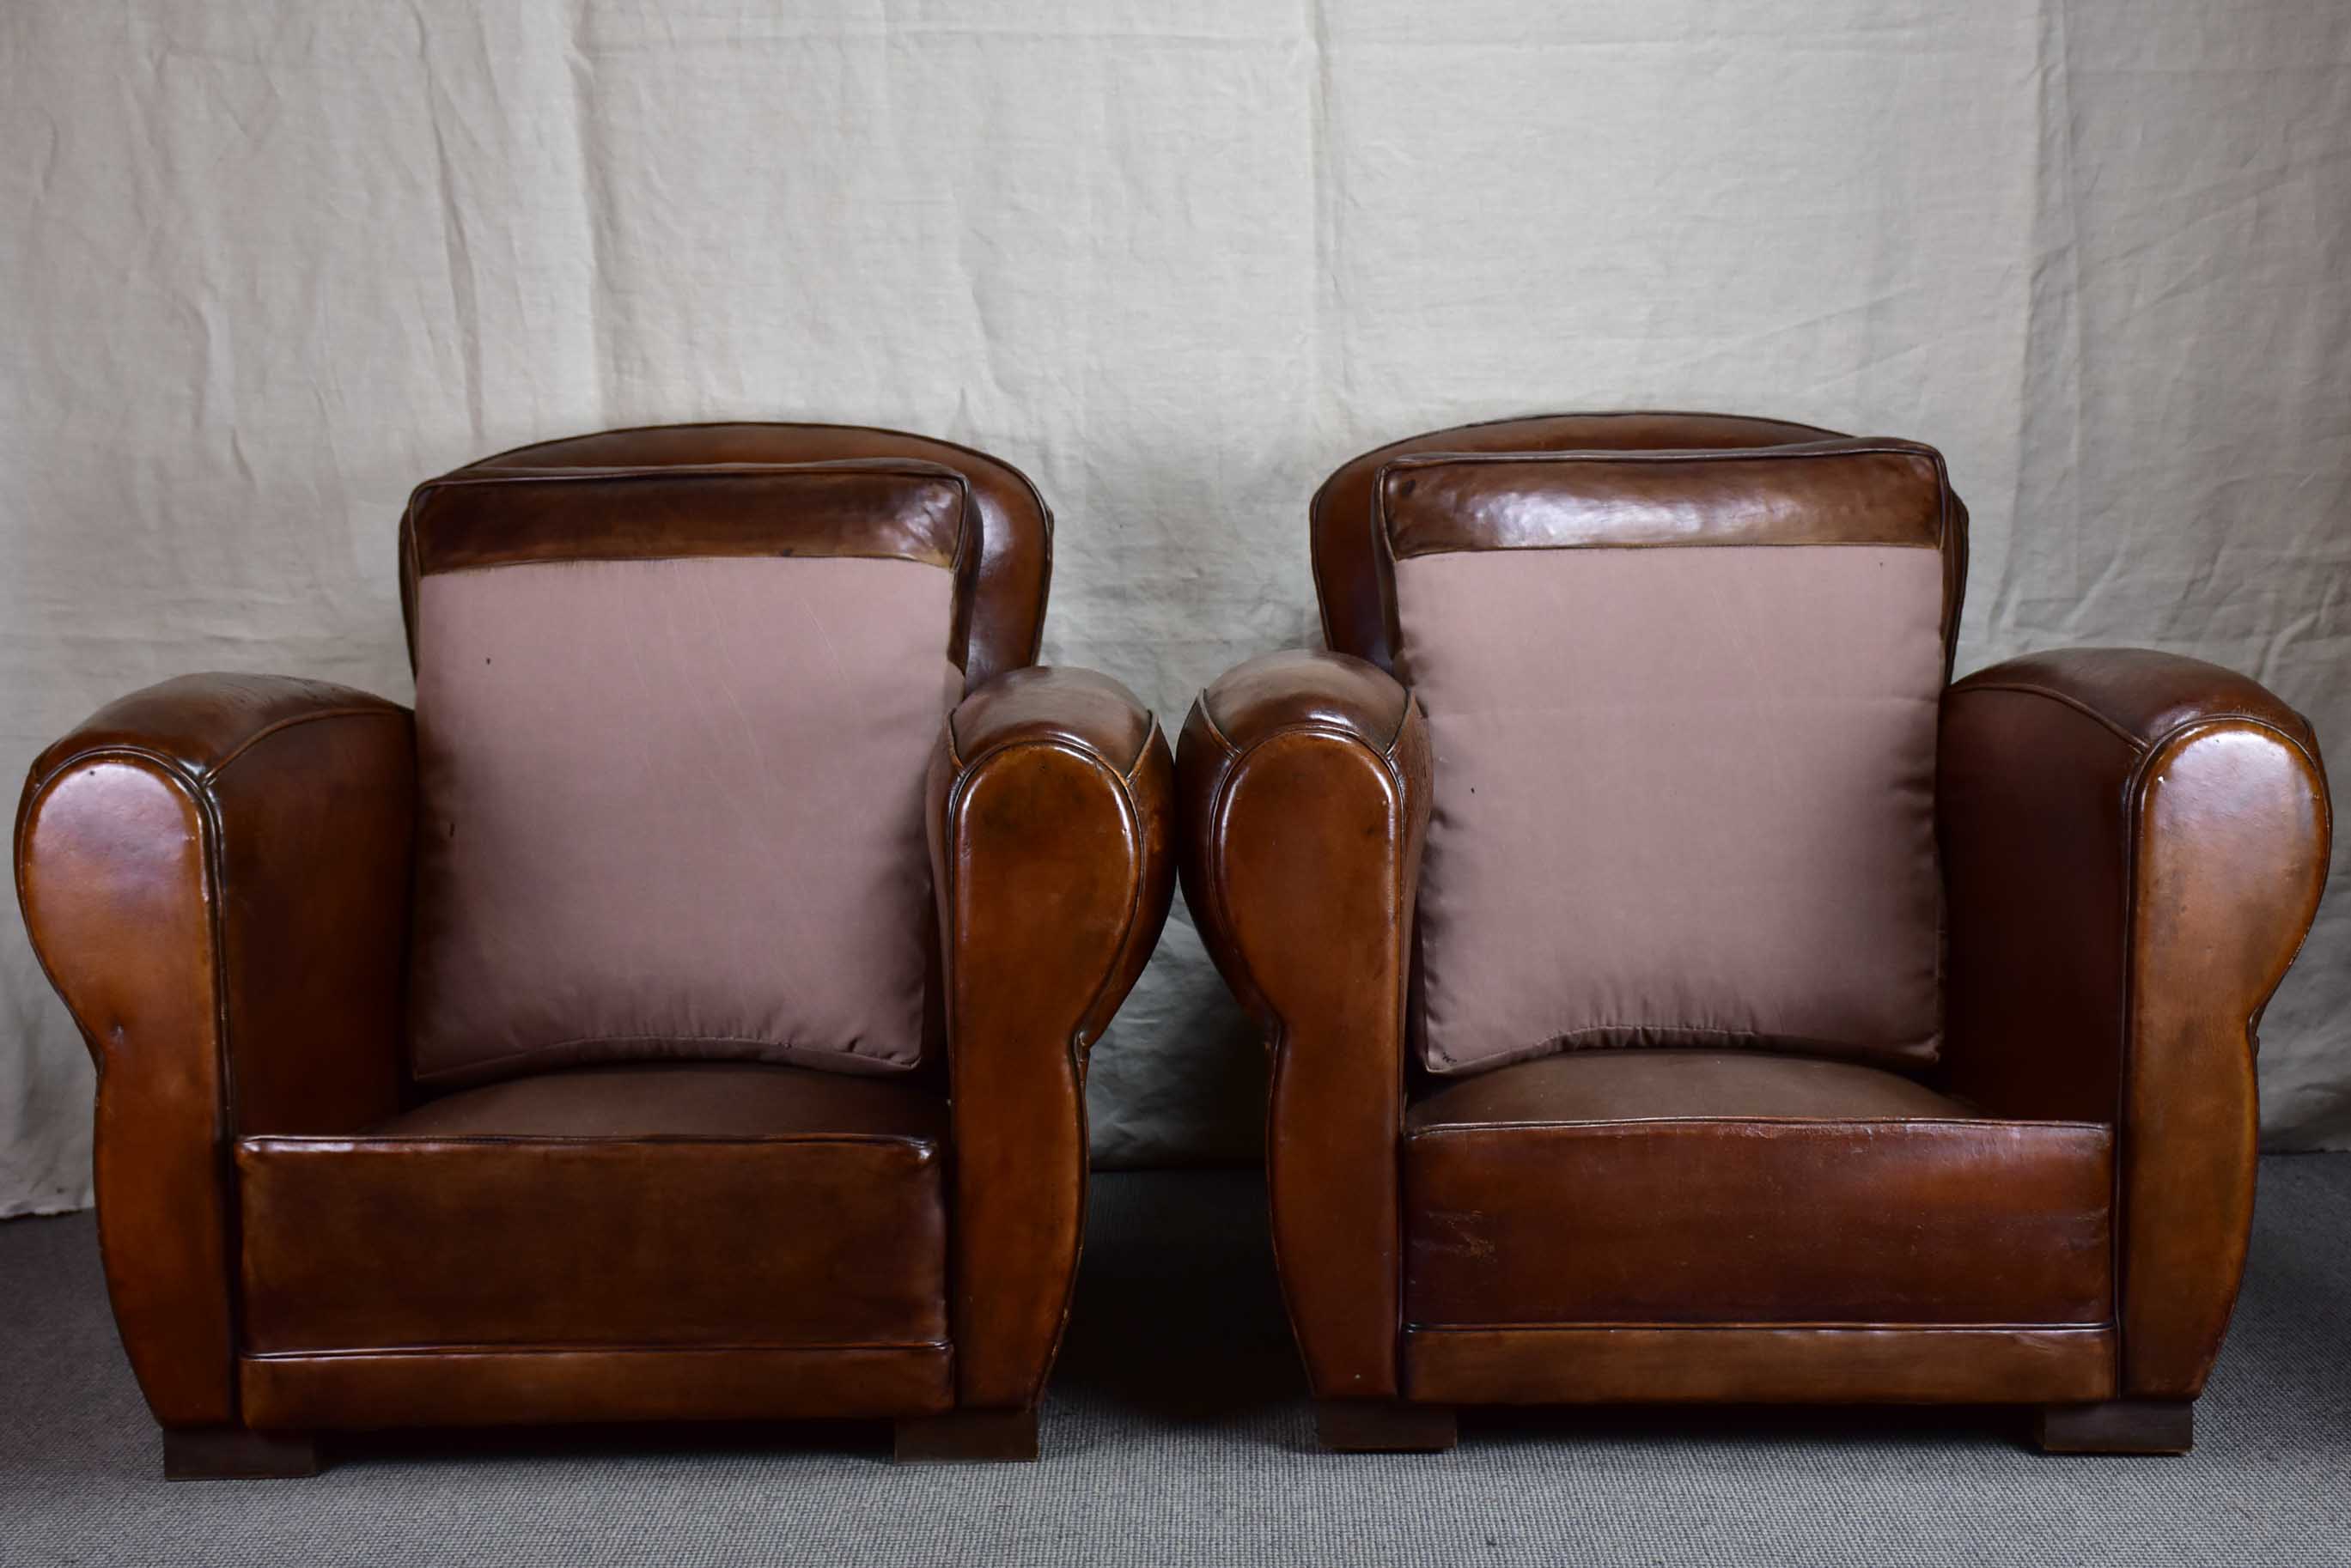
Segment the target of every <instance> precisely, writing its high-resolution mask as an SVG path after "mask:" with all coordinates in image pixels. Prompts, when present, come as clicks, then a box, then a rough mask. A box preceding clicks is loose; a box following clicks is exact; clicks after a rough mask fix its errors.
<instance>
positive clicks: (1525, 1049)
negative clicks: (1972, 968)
mask: <svg viewBox="0 0 2351 1568" xmlns="http://www.w3.org/2000/svg"><path fill="white" fill-rule="evenodd" d="M1627 1032H1646V1033H1658V1034H1704V1035H1708V1036H1710V1037H1714V1038H1719V1039H1725V1040H1754V1041H1760V1042H1762V1043H1764V1044H1779V1045H1811V1046H1816V1047H1818V1048H1820V1049H1822V1050H1824V1051H1833V1052H1835V1053H1837V1054H1839V1055H1851V1054H1855V1053H1867V1054H1871V1055H1873V1056H1888V1055H1903V1059H1904V1060H1906V1061H1917V1056H1916V1055H1915V1054H1908V1055H1904V1054H1905V1053H1917V1052H1923V1051H1927V1050H1929V1049H1931V1048H1934V1047H1937V1046H1938V1045H1939V1043H1940V1041H1941V1038H1942V1035H1941V1032H1940V1031H1939V1030H1938V1031H1937V1032H1936V1033H1932V1034H1929V1035H1928V1036H1927V1038H1926V1040H1925V1041H1924V1042H1922V1043H1920V1044H1918V1045H1917V1046H1911V1045H1871V1044H1863V1043H1860V1042H1857V1041H1852V1040H1823V1039H1821V1038H1818V1037H1816V1036H1813V1035H1810V1034H1782V1033H1770V1032H1767V1031H1763V1030H1758V1029H1709V1028H1705V1027H1703V1026H1701V1025H1698V1024H1695V1023H1594V1024H1591V1025H1589V1026H1587V1027H1585V1028H1582V1029H1569V1030H1564V1031H1562V1032H1561V1033H1557V1034H1549V1035H1545V1036H1544V1037H1543V1038H1542V1039H1541V1040H1540V1041H1538V1042H1536V1043H1535V1044H1531V1045H1526V1046H1522V1047H1520V1049H1518V1050H1516V1051H1512V1052H1509V1053H1506V1054H1503V1055H1501V1056H1500V1057H1499V1058H1494V1057H1485V1056H1475V1057H1468V1058H1464V1057H1460V1056H1456V1055H1454V1054H1452V1053H1451V1052H1449V1051H1439V1052H1437V1054H1438V1055H1439V1056H1442V1057H1443V1058H1444V1059H1445V1060H1446V1061H1447V1062H1448V1063H1450V1064H1453V1065H1454V1066H1457V1067H1477V1066H1497V1067H1499V1066H1505V1065H1509V1064H1513V1063H1518V1062H1523V1061H1527V1060H1529V1059H1531V1058H1532V1057H1535V1056H1540V1055H1541V1054H1543V1053H1545V1052H1547V1051H1550V1050H1551V1049H1552V1047H1554V1046H1557V1045H1562V1044H1566V1043H1567V1042H1569V1041H1573V1040H1583V1039H1588V1038H1590V1037H1591V1036H1593V1035H1595V1034H1621V1033H1627ZM1568 1049H1569V1050H1574V1049H1576V1047H1574V1046H1573V1045H1569V1046H1568ZM1625 1049H1626V1050H1631V1051H1642V1050H1652V1051H1660V1050H1664V1051H1669V1050H1672V1049H1673V1047H1672V1046H1670V1045H1641V1044H1635V1045H1628V1046H1626V1047H1625ZM1918 1064H1919V1065H1920V1066H1925V1065H1928V1063H1927V1062H1925V1061H1918Z"/></svg>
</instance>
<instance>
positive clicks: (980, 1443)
mask: <svg viewBox="0 0 2351 1568" xmlns="http://www.w3.org/2000/svg"><path fill="white" fill-rule="evenodd" d="M896 1449H897V1459H898V1462H899V1463H900V1464H902V1465H909V1464H986V1463H1001V1462H1007V1461H1022V1460H1033V1459H1036V1457H1037V1412H1036V1411H1035V1410H1033V1409H1029V1410H949V1411H947V1412H946V1414H945V1415H940V1416H906V1417H901V1418H900V1419H899V1421H898V1424H897V1445H896Z"/></svg>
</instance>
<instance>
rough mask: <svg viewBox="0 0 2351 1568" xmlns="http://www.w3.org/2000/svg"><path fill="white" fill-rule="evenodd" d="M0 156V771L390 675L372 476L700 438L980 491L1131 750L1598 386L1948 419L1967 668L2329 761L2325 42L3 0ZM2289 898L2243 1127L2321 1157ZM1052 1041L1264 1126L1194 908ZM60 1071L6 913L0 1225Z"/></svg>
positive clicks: (1824, 416) (2135, 23)
mask: <svg viewBox="0 0 2351 1568" xmlns="http://www.w3.org/2000/svg"><path fill="white" fill-rule="evenodd" d="M0 147H5V150H6V156H5V159H0V224H5V226H0V774H5V775H7V776H8V777H9V778H11V779H13V778H15V777H16V776H19V775H20V774H21V771H22V770H23V768H24V767H25V765H26V763H28V762H29V761H30V759H31V758H32V756H33V754H34V753H35V752H36V751H37V749H38V748H39V746H40V745H41V744H42V743H43V742H45V741H47V739H48V738H50V737H51V736H53V735H54V734H56V733H57V732H59V731H60V730H62V729H63V728H64V727H66V726H67V725H68V724H70V723H72V722H74V721H75V720H77V719H78V718H79V717H80V716H82V715H83V714H84V713H85V712H87V711H89V710H90V709H91V708H93V707H94V706H96V705H97V704H98V703H99V702H100V701H103V700H105V699H106V698H108V697H110V696H111V695H113V694H115V693H118V692H120V691H124V690H126V689H129V688H131V687H134V686H138V685H141V684H143V683H145V682H147V681H149V680H155V679H159V678H161V677H162V676H164V675H167V674H170V673H173V672H177V671H181V670H198V669H215V668H216V669H230V670H284V671H293V672H301V673H309V674H315V675H319V676H323V677H327V678H329V679H334V680H343V681H348V682H350V683H353V684H356V685H360V686H364V687H368V688H371V689H373V690H376V691H383V692H386V693H389V694H392V695H394V696H397V697H401V698H402V699H405V698H406V697H407V696H408V695H409V692H410V686H409V681H408V675H407V670H406V666H405V662H404V659H403V657H402V649H401V636H400V630H399V615H398V612H397V609H396V607H395V597H394V577H393V559H392V531H393V525H394V521H395V519H396V517H397V514H398V512H399V508H400V505H401V503H402V498H403V496H404V493H405V492H406V491H407V489H408V487H409V486H410V485H411V484H412V483H413V482H415V481H416V480H418V479H420V478H422V477H423V476H425V475H428V474H431V473H434V472H438V471H440V470H442V469H444V468H447V467H449V466H451V465H452V464H454V463H456V462H461V461H464V460H465V459H468V458H471V457H474V456H476V455H479V454H481V453H484V452H490V451H494V450H496V449H498V448H501V447H505V446H508V445H512V444H514V443H517V442H519V441H527V440H530V439H534V438H538V437H543V436H551V435H559V434H565V433H569V432H573V431H583V430H589V429H593V428H597V427H601V426H610V425H621V424H633V423H640V422H647V421H673V420H695V419H711V418H721V417H728V416H745V417H767V418H816V419H827V418H832V419H844V420H852V421H877V422H882V423H888V424H896V425H903V426H905V427H907V428H909V429H914V430H920V431H932V432H935V433H938V434H942V435H946V436H950V437H953V438H956V439H957V440H961V441H969V442H973V443H975V444H977V445H979V446H982V447H986V448H987V449H988V450H990V451H993V452H999V453H1001V454H1003V455H1004V456H1005V457H1007V458H1008V459H1010V460H1011V461H1012V462H1016V463H1018V464H1019V465H1020V466H1021V467H1023V468H1025V469H1027V470H1028V471H1029V473H1030V474H1031V475H1032V476H1033V477H1034V478H1035V479H1036V480H1037V481H1038V483H1040V486H1041V487H1042V488H1043V489H1044V491H1045V493H1046V494H1047V495H1048V497H1049V498H1050V500H1051V501H1052V503H1053V504H1054V505H1055V507H1056V509H1057V510H1058V512H1059V514H1060V519H1061V534H1060V537H1059V544H1058V572H1057V576H1056V578H1055V581H1054V585H1053V587H1054V594H1053V606H1052V615H1051V618H1050V625H1049V628H1048V651H1049V656H1050V658H1051V659H1056V660H1062V661H1073V662H1079V663H1085V664H1091V665H1095V666H1098V667H1100V668H1102V669H1105V670H1109V671H1111V672H1112V673H1113V674H1115V675H1118V676H1120V677H1121V678H1123V679H1124V680H1127V681H1128V682H1129V683H1130V684H1132V685H1133V686H1134V687H1135V688H1136V689H1137V690H1138V691H1141V692H1142V693H1144V696H1145V697H1146V698H1147V699H1148V700H1150V701H1153V702H1154V703H1155V705H1156V706H1157V707H1158V708H1159V710H1160V711H1161V713H1162V714H1163V715H1164V716H1165V719H1166V720H1167V721H1168V722H1170V723H1171V725H1172V724H1174V723H1176V722H1180V721H1181V717H1182V714H1183V711H1184V709H1185V707H1186V704H1187V703H1188V701H1190V698H1191V696H1192V694H1193V692H1194V691H1195V690H1196V688H1197V687H1198V686H1199V685H1200V684H1201V683H1202V682H1204V681H1206V680H1208V679H1210V678H1211V677H1213V676H1214V675H1215V674H1217V672H1218V671H1219V670H1222V669H1223V668H1224V667H1226V666H1227V665H1228V664H1230V663H1232V662H1233V661H1235V660H1237V659H1240V658H1242V657H1244V656H1246V655H1249V654H1252V653H1256V652H1259V651H1263V650H1265V649H1273V648H1279V647H1283V646H1292V645H1298V644H1301V643H1305V642H1309V641H1311V639H1312V638H1313V635H1314V633H1313V630H1312V628H1313V626H1314V618H1313V613H1312V610H1311V604H1312V598H1311V587H1310V586H1309V582H1308V576H1307V571H1306V550H1305V533H1304V516H1305V500H1306V496H1307V494H1308V493H1309V492H1310V490H1311V488H1312V486H1313V485H1314V483H1316V482H1317V481H1318V480H1319V479H1320V478H1321V476H1322V474H1323V473H1324V472H1326V471H1327V470H1328V469H1329V468H1331V467H1332V465H1333V464H1335V463H1336V462H1339V461H1340V460H1341V459H1343V458H1344V457H1345V456H1347V455H1348V454H1350V453H1352V452H1355V451H1358V450H1360V449H1362V448H1364V447H1365V446H1368V445H1371V444H1374V443H1375V442H1377V441H1382V440H1385V439H1389V438H1392V437H1395V436H1398V435H1403V434H1406V433H1409V432H1412V431H1418V430H1422V429H1426V428H1428V427H1431V426H1435V425H1439V424H1446V423H1450V422H1454V421H1462V420H1468V419H1475V418H1481V417H1486V416H1491V415H1499V414H1505V413H1513V412H1521V411H1531V410H1551V409H1574V408H1608V407H1628V406H1632V407H1637V406H1650V407H1697V408H1716V409H1727V410H1741V411H1751V412H1762V413H1771V414H1777V415H1783V416H1787V417H1790V418H1793V419H1798V420H1806V421H1815V422H1819V423H1823V424H1828V425H1832V426H1835V427H1838V428H1841V429H1846V430H1854V431H1868V432H1877V433H1893V434H1900V435H1906V436H1915V437H1918V438H1920V439H1923V440H1926V441H1933V442H1936V443H1937V444H1938V445H1940V446H1941V447H1942V448H1943V449H1944V450H1945V452H1947V453H1948V454H1949V458H1950V462H1951V468H1952V471H1953V472H1954V474H1955V475H1956V478H1957V482H1958V483H1959V488H1960V490H1961V492H1962V493H1964V494H1965V495H1966V496H1967V498H1968V500H1969V502H1970V504H1971V506H1972V507H1973V509H1974V513H1975V526H1976V534H1975V541H1976V544H1975V569H1974V576H1973V580H1972V584H1971V589H1970V594H1969V602H1968V611H1967V619H1966V627H1965V646H1964V648H1963V649H1962V652H1961V659H1960V664H1961V668H1962V669H1968V668H1972V667H1974V666H1975V665H1978V664H1980V663H1983V662H1985V661H1987V660H1989V659H1993V658H1996V657H2000V656H2003V655H2005V654H2008V653H2010V652H2012V651H2015V650H2019V649H2025V648H2032V647H2042V646H2049V645H2052V644H2059V643H2067V642H2076V641H2124V642H2141V643H2148V644H2153V645H2156V646H2159V647H2164V648H2170V649H2180V650H2183V651H2189V652H2194V653H2198V654H2202V655H2205V656H2207V657H2210V658H2213V659H2220V660H2222V661H2224V662H2227V663H2230V664H2232V665H2235V666H2237V667H2239V668H2241V669H2244V670H2250V671H2252V673H2254V674H2256V675H2258V676H2259V677H2260V678H2262V680H2266V681H2268V682H2270V683H2271V684H2272V685H2273V686H2274V687H2275V688H2276V689H2277V690H2278V691H2280V692H2282V693H2283V695H2284V696H2285V697H2286V699H2287V700H2288V701H2292V702H2294V703H2295V704H2296V705H2298V706H2300V707H2301V708H2302V709H2303V710H2304V711H2306V712H2308V713H2310V714H2311V715H2312V716H2313V717H2314V720H2315V721H2316V722H2317V723H2318V726H2319V729H2320V731H2321V732H2322V735H2323V736H2324V738H2325V740H2326V741H2327V742H2331V743H2334V744H2336V745H2343V744H2346V743H2351V742H2346V737H2351V688H2346V683H2345V681H2344V680H2343V676H2344V674H2345V671H2346V666H2351V592H2346V587H2351V7H2346V6H2345V5H2342V4H2341V3H2340V0H2239V3H2237V4H2223V3H2220V0H2210V3H2202V0H2084V3H2079V4H2069V3H2065V0H1975V3H1974V4H1970V5H1964V6H1954V5H1946V4H1942V3H1940V0H1745V3H1743V4H1731V3H1729V0H1725V3H1722V4H1719V5H1698V4H1692V3H1687V0H1685V3H1659V0H1614V3H1601V4H1585V5H1573V6H1561V5H1551V4H1546V3H1543V0H1473V3H1463V4H1450V5H1428V4H1426V3H1415V0H1346V3H1342V0H1326V3H1322V4H1317V3H1315V0H1297V3H1294V4H1274V3H1270V0H1117V3H1102V4H1085V3H1082V0H968V3H955V0H835V3H832V4H821V5H818V4H810V5H781V4H773V5H763V4H753V3H749V0H740V3H738V0H700V3H698V4H695V3H688V0H634V3H624V0H511V3H499V0H491V3H489V4H486V5H481V6H479V7H475V6H474V5H467V4H465V3H463V0H447V3H438V0H434V3H423V0H419V3H416V4H413V5H410V6H408V7H406V8H402V7H396V6H391V5H381V4H378V3H374V0H350V3H347V4H324V3H321V0H268V3H264V0H252V3H248V4H242V5H238V4H227V3H221V4H199V3H195V0H186V3H182V4H176V5H174V4H163V3H153V4H138V3H131V4H121V5H86V4H78V3H76V0H17V3H16V4H12V5H8V6H7V7H5V10H0ZM2344 866H2345V860H2344V859H2342V858H2338V861H2337V864H2336V878H2335V879H2336V884H2337V885H2336V887H2335V892H2334V896H2333V897H2332V898H2331V899H2330V901H2329V904H2328V907H2327V909H2326V910H2325V913H2324V914H2323V915H2322V916H2321V922H2320V928H2319V930H2318V932H2317V934H2316V935H2315V936H2314V938H2313V939H2312V941H2311V944H2310V948H2309V950H2308V951H2307V953H2306V954H2305V955H2304V959H2303V961H2302V963H2301V965H2300V966H2299V967H2298V968H2297V970H2296V971H2295V972H2294V976H2293V977H2292V979H2291V980H2290V981H2288V983H2287V987H2286V989H2285V990H2284V991H2283V992H2282V993H2281V995H2280V996H2279V998H2278V1000H2277V1002H2276V1003H2275V1005H2274V1006H2273V1008H2272V1009H2271V1012H2270V1015H2269V1023H2268V1025H2267V1028H2266V1031H2265V1033H2266V1035H2267V1039H2266V1042H2265V1046H2264V1051H2263V1055H2262V1087H2263V1098H2264V1106H2263V1116H2264V1121H2265V1125H2266V1127H2267V1128H2268V1132H2269V1137H2270V1138H2271V1140H2272V1141H2273V1143H2275V1144H2277V1145H2280V1146H2295V1145H2312V1144H2333V1145H2335V1146H2337V1147H2340V1146H2343V1145H2346V1144H2351V896H2346V889H2345V888H2343V887H2342V886H2341V883H2342V881H2343V880H2344ZM1095 1061H1096V1075H1095V1078H1094V1083H1093V1089H1092V1115H1093V1125H1094V1134H1095V1139H1096V1145H1097V1149H1098V1152H1099V1153H1100V1155H1101V1156H1102V1158H1104V1159H1106V1160H1112V1161H1119V1162H1134V1161H1144V1160H1156V1159H1162V1158H1198V1157H1226V1156H1246V1155H1248V1154H1249V1153H1250V1152H1251V1151H1252V1150H1253V1149H1254V1147H1255V1146H1256V1142H1257V1137H1258V1134H1257V1120H1256V1114H1255V1105H1254V1101H1255V1096H1256V1093H1257V1082H1258V1077H1259V1074H1260V1072H1261V1070H1262V1069H1261V1066H1260V1064H1259V1054H1258V1052H1257V1048H1256V1045H1255V1043H1254V1041H1253V1040H1252V1039H1251V1038H1250V1037H1249V1031H1248V1029H1247V1028H1246V1026H1245V1025H1244V1024H1243V1023H1242V1022H1241V1020H1240V1018H1239V1015H1238V1011H1237V1010H1236V1009H1235V1008H1234V1007H1233V1006H1232V1005H1231V1003H1230V1002H1228V1000H1227V999H1226V998H1225V996H1224V993H1223V992H1222V990H1221V988H1220V987H1219V985H1218V984H1217V981H1216V979H1215V977H1214V975H1213V973H1212V972H1211V971H1209V969H1208V968H1207V964H1206V962H1205V961H1204V959H1203V958H1202V956H1201V952H1200V950H1199V946H1198V943H1197V941H1196V939H1195V938H1194V936H1193V934H1192V932H1191V930H1190V929H1189V927H1188V926H1187V925H1186V922H1185V920H1184V918H1183V915H1182V912H1181V909H1180V905H1179V908H1178V912H1177V915H1176V918H1175V920H1174V921H1173V922H1172V923H1171V926H1170V929H1169V932H1168V936H1167V938H1166V940H1165V944H1164V945H1163V947H1162V949H1161V950H1160V953H1159V956H1158V959H1157V961H1156V962H1155V964H1154V965H1153V967H1152V969H1151V971H1150V972H1149V973H1148V974H1147V975H1146V976H1145V977H1144V982H1143V984H1142V985H1141V986H1140V987H1139V988H1138V990H1137V992H1136V993H1135V995H1134V1000H1133V1001H1132V1002H1129V1003H1128V1005H1127V1008H1126V1010H1125V1012H1123V1014H1122V1015H1121V1017H1120V1019H1119V1021H1118V1023H1117V1024H1116V1025H1115V1026H1114V1027H1113V1030H1112V1032H1111V1033H1110V1035H1109V1038H1108V1039H1107V1040H1106V1041H1105V1042H1104V1044H1102V1047H1101V1049H1100V1051H1099V1052H1098V1054H1097V1055H1096V1058H1095ZM89 1087H90V1085H89V1066H88V1064H87V1060H86V1058H85V1056H84V1054H83V1051H82V1047H81V1045H80V1043H79V1041H78V1039H77V1038H76V1036H75V1034H74V1033H73V1031H72V1029H71V1027H70V1026H69V1024H68V1021H67V1018H66V1015H65V1012H64V1011H63V1009H62V1008H61V1007H60V1006H59V1005H58V1004H57V1002H56V1001H55V1000H54V998H53V997H52V996H51V994H50V992H49V991H48V989H47V986H46V985H45V984H43V983H42V981H41V980H40V978H39V975H38V973H37V971H36V968H35V966H34V963H33V960H32V957H31V954H30V952H29V950H27V948H26V943H25V940H24V938H23V935H22V931H21V929H20V928H19V926H18V924H17V922H16V921H15V920H13V919H11V920H8V921H6V922H5V925H0V1212H6V1211H11V1210H25V1209H51V1208H57V1207H65V1206H71V1205H75V1204H79V1203H82V1202H84V1201H86V1200H87V1198H88V1191H89V1188H88V1165H89V1135H88V1121H89V1116H88V1105H89Z"/></svg>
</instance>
